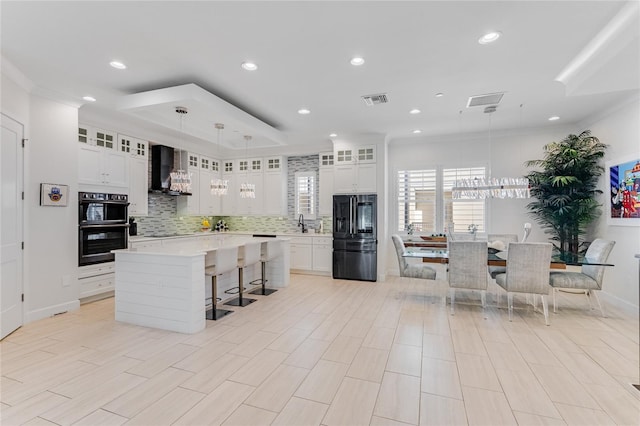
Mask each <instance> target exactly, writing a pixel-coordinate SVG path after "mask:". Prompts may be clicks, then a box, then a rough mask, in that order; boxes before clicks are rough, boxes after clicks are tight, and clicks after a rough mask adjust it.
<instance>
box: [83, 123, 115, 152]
mask: <svg viewBox="0 0 640 426" xmlns="http://www.w3.org/2000/svg"><path fill="white" fill-rule="evenodd" d="M116 139H117V138H116V132H112V131H110V130H104V129H100V128H97V127H93V126H89V125H87V124H78V142H80V143H82V144H87V145H93V146H99V147H101V148H106V149H115V147H116Z"/></svg>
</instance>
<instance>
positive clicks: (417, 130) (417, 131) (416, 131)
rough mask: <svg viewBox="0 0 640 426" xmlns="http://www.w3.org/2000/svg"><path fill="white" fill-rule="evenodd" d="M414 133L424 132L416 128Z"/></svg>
mask: <svg viewBox="0 0 640 426" xmlns="http://www.w3.org/2000/svg"><path fill="white" fill-rule="evenodd" d="M413 133H414V134H416V135H417V134H418V133H422V130H419V129H416V130H414V131H413Z"/></svg>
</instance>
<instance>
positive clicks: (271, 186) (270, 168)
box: [264, 157, 287, 216]
mask: <svg viewBox="0 0 640 426" xmlns="http://www.w3.org/2000/svg"><path fill="white" fill-rule="evenodd" d="M264 164H265V169H264V213H265V214H268V215H274V216H286V214H287V159H286V157H267V158H265V159H264Z"/></svg>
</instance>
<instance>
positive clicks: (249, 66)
mask: <svg viewBox="0 0 640 426" xmlns="http://www.w3.org/2000/svg"><path fill="white" fill-rule="evenodd" d="M240 66H241V67H242V69H245V70H247V71H255V70H257V69H258V65H256V64H254V63H253V62H243V63H242V65H240Z"/></svg>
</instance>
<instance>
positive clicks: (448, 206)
mask: <svg viewBox="0 0 640 426" xmlns="http://www.w3.org/2000/svg"><path fill="white" fill-rule="evenodd" d="M484 177H485V168H484V167H467V168H455V169H443V170H442V189H443V198H444V223H451V222H453V223H454V224H455V229H454V230H453V231H454V232H467V231H468V228H469V225H471V224H475V225H476V226H477V227H478V232H485V205H486V204H485V201H484V200H455V201H453V200H452V198H451V188H453V187H454V186H455V183H456V180H457V179H473V178H484Z"/></svg>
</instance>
